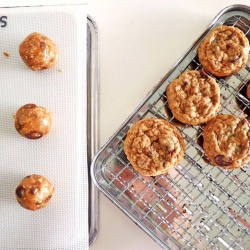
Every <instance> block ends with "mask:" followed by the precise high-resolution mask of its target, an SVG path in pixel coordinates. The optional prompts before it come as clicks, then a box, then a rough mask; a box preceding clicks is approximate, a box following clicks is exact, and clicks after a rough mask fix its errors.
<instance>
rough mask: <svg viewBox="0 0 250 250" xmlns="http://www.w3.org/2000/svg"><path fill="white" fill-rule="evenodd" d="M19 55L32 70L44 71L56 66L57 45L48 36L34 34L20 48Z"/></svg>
mask: <svg viewBox="0 0 250 250" xmlns="http://www.w3.org/2000/svg"><path fill="white" fill-rule="evenodd" d="M19 54H20V56H21V58H22V60H23V61H24V63H25V64H26V65H27V66H28V67H29V68H30V69H32V70H43V69H48V68H50V67H52V66H54V65H55V64H56V62H57V58H58V52H57V47H56V45H55V43H54V42H53V41H52V40H51V39H49V38H48V37H47V36H45V35H42V34H40V33H37V32H34V33H31V34H30V35H28V36H27V37H26V38H25V39H24V41H23V42H22V43H21V44H20V46H19Z"/></svg>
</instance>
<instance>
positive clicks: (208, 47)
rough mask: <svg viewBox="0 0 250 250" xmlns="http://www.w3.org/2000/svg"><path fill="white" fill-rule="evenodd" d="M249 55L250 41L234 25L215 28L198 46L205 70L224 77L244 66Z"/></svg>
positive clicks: (200, 59)
mask: <svg viewBox="0 0 250 250" xmlns="http://www.w3.org/2000/svg"><path fill="white" fill-rule="evenodd" d="M248 56H249V41H248V39H247V37H246V36H245V35H244V33H243V32H242V31H241V30H240V29H238V28H236V27H233V26H224V25H222V26H218V27H216V28H214V29H213V30H212V31H211V32H210V33H209V34H208V35H207V36H206V37H205V39H204V40H203V41H202V42H201V44H200V46H199V47H198V57H199V61H200V63H201V64H202V66H203V67H204V69H205V70H207V71H208V72H210V73H212V74H213V75H215V76H219V77H223V76H228V75H231V74H233V73H235V72H238V71H239V70H240V69H241V68H243V67H244V66H245V65H246V63H247V61H248Z"/></svg>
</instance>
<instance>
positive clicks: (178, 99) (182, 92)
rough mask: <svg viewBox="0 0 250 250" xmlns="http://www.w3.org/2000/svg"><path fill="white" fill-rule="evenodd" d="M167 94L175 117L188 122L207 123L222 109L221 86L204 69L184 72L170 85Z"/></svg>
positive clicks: (194, 123) (195, 123) (193, 123)
mask: <svg viewBox="0 0 250 250" xmlns="http://www.w3.org/2000/svg"><path fill="white" fill-rule="evenodd" d="M166 94H167V100H168V104H169V108H170V110H171V111H172V113H173V115H174V117H175V118H176V119H177V120H179V121H181V122H183V123H186V124H191V125H198V124H202V123H205V122H207V121H209V120H211V119H212V118H214V117H215V116H216V115H217V113H218V111H219V109H220V88H219V86H218V84H217V83H216V81H215V80H214V79H213V78H212V77H210V76H208V75H207V74H206V73H205V71H203V70H200V71H197V70H189V71H186V72H184V73H182V74H181V75H180V76H179V77H178V78H177V79H176V80H174V81H173V82H172V83H170V84H169V85H168V87H167V90H166Z"/></svg>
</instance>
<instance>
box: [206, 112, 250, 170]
mask: <svg viewBox="0 0 250 250" xmlns="http://www.w3.org/2000/svg"><path fill="white" fill-rule="evenodd" d="M203 148H204V151H205V153H206V155H207V157H208V159H209V160H210V162H211V163H212V164H214V165H217V166H219V167H222V168H225V169H234V168H240V167H243V166H244V165H246V164H247V163H248V162H249V160H250V124H249V122H248V121H247V119H244V118H239V117H237V116H234V115H228V114H224V115H223V114H221V115H218V116H217V117H216V118H214V119H213V120H211V121H210V122H208V124H207V125H206V127H205V128H204V143H203Z"/></svg>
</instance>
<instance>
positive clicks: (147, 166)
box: [124, 118, 185, 176]
mask: <svg viewBox="0 0 250 250" xmlns="http://www.w3.org/2000/svg"><path fill="white" fill-rule="evenodd" d="M124 151H125V153H126V155H127V158H128V160H129V161H130V162H131V164H132V166H133V167H134V169H135V170H136V171H137V172H139V173H140V174H141V175H143V176H156V175H160V174H164V173H166V172H167V171H168V170H169V169H171V168H172V167H174V166H176V165H178V164H179V163H180V162H181V161H182V159H183V157H184V151H185V144H184V141H183V138H182V136H181V134H180V132H179V131H178V129H177V128H176V127H174V126H173V125H172V124H170V123H169V122H167V121H165V120H163V119H158V118H145V119H142V120H140V121H138V122H137V123H136V124H135V125H134V126H133V127H132V128H130V130H129V131H128V133H127V136H126V139H125V142H124Z"/></svg>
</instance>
